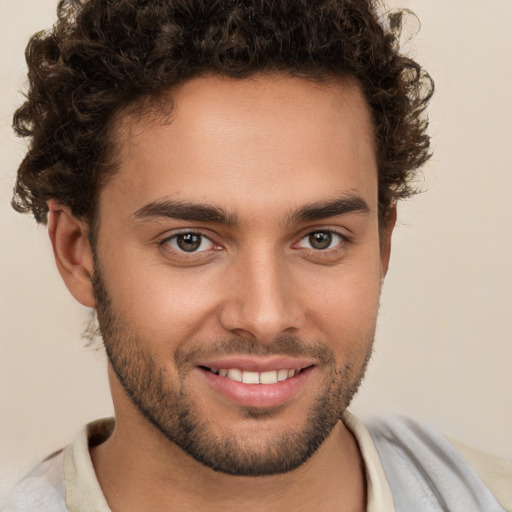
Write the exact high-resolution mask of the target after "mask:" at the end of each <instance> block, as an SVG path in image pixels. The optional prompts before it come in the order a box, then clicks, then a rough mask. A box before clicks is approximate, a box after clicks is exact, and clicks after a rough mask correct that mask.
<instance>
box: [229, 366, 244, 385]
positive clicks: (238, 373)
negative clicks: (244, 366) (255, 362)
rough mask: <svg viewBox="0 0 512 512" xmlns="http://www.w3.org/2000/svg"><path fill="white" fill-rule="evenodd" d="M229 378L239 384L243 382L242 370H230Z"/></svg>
mask: <svg viewBox="0 0 512 512" xmlns="http://www.w3.org/2000/svg"><path fill="white" fill-rule="evenodd" d="M227 378H228V379H231V380H236V381H237V382H242V370H239V369H238V368H233V369H231V370H228V374H227Z"/></svg>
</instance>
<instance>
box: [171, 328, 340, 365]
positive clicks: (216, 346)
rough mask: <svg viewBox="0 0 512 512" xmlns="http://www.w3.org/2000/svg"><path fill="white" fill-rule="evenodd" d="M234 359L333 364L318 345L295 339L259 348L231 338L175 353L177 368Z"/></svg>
mask: <svg viewBox="0 0 512 512" xmlns="http://www.w3.org/2000/svg"><path fill="white" fill-rule="evenodd" d="M226 355H230V356H233V355H236V356H247V355H250V356H260V357H265V356H276V355H280V356H289V357H307V358H312V359H316V360H317V361H318V362H320V363H323V364H332V363H334V362H335V356H334V352H333V350H332V349H331V348H329V347H328V346H327V345H326V344H324V343H321V342H316V343H306V342H305V341H303V340H302V339H300V338H299V337H297V336H290V335H283V336H279V337H278V338H276V339H275V340H273V341H271V342H270V343H265V344H261V343H258V342H257V341H255V340H252V339H249V338H245V337H242V336H234V337H231V338H229V339H226V340H223V341H220V342H210V343H208V342H203V343H201V342H198V343H196V344H194V345H193V346H189V347H187V348H179V349H178V350H177V351H176V353H175V362H176V365H177V366H178V367H183V366H188V365H191V364H194V362H195V361H197V360H198V359H208V358H212V357H219V356H226Z"/></svg>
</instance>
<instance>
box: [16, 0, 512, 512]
mask: <svg viewBox="0 0 512 512" xmlns="http://www.w3.org/2000/svg"><path fill="white" fill-rule="evenodd" d="M398 26H399V18H398V17H396V16H395V17H392V18H391V19H390V27H389V29H388V32H386V31H385V30H384V29H383V28H382V27H381V25H380V24H379V22H378V20H377V15H376V13H375V10H374V6H373V5H372V4H368V3H367V2H363V1H340V2H332V1H324V2H322V1H318V2H298V1H293V2H291V1H290V2H279V3H275V2H261V1H260V2H235V1H225V2H205V1H187V2H178V1H169V0H168V1H158V2H157V1H155V2H142V1H140V2H133V1H131V2H128V1H126V2H125V1H118V2H110V1H105V0H91V1H87V2H84V3H79V2H61V5H60V11H59V21H58V23H57V25H56V26H55V27H54V30H53V32H52V33H50V34H40V35H38V36H36V37H35V38H34V39H33V40H32V41H31V43H30V45H29V48H28V53H27V55H28V63H29V78H30V90H29V93H28V98H27V102H26V103H25V104H24V105H23V106H22V107H21V108H20V109H19V110H18V111H17V113H16V115H15V127H16V129H17V131H18V133H19V134H20V135H24V136H29V137H31V145H30V147H29V151H28V153H27V156H26V158H25V160H24V161H23V163H22V164H21V166H20V170H19V174H18V181H17V188H16V196H15V199H14V203H13V204H14V206H15V208H16V209H18V210H19V211H32V213H33V214H34V215H35V217H36V219H37V220H38V221H39V222H46V221H48V226H49V233H50V238H51V241H52V245H53V248H54V254H55V260H56V263H57V267H58V269H59V272H60V273H61V275H62V277H63V279H64V282H65V283H66V286H67V287H68V289H69V290H70V292H71V293H72V295H73V296H74V297H75V298H76V299H77V300H78V301H79V302H80V303H82V304H84V305H85V306H88V307H93V308H95V309H96V311H97V315H98V321H99V325H100V329H101V334H102V337H103V341H104V345H105V349H106V352H107V355H108V359H109V378H110V383H111V390H112V397H113V401H114V407H115V416H116V417H115V423H114V421H101V422H97V423H92V424H90V425H89V426H88V427H87V428H86V429H85V430H84V432H83V433H82V434H81V435H80V436H79V437H78V438H77V440H76V441H75V442H74V443H73V444H72V445H70V446H68V447H67V448H66V449H65V450H64V451H61V452H58V453H57V454H55V455H53V456H51V457H50V458H48V459H47V460H46V461H44V462H43V463H42V464H41V465H40V466H39V467H38V468H36V469H35V470H34V472H32V473H31V474H30V475H29V476H28V477H27V478H26V479H24V480H23V481H22V482H21V483H20V484H19V486H18V487H17V489H16V491H15V493H14V495H13V498H12V500H11V504H10V505H8V508H7V510H70V511H86V510H87V511H88V510H90V511H93V510H94V511H105V510H112V511H114V512H116V511H118V510H123V511H130V510H134V511H135V510H155V511H158V510H173V509H178V510H183V511H187V510H198V509H199V510H239V509H241V508H244V509H248V510H268V511H273V510H276V511H277V510H289V509H295V510H311V509H318V510H327V511H331V510H333V511H334V510H340V511H345V510H346V511H356V510H357V511H362V510H368V511H376V510H383V511H388V510H389V511H392V510H397V511H405V510H425V511H427V510H428V511H430V510H454V511H456V510H485V511H494V510H496V511H498V510H508V509H510V508H511V507H512V505H511V504H510V485H509V482H510V480H509V479H510V476H511V475H512V472H511V471H510V468H509V467H508V466H507V465H506V463H504V462H500V461H494V460H492V459H489V458H484V457H483V456H481V455H478V454H476V453H475V452H472V451H469V450H467V449H466V448H463V447H461V446H459V445H457V447H456V448H455V447H454V445H453V444H451V443H449V442H448V441H447V440H446V439H445V438H443V437H442V436H440V435H439V434H438V433H437V432H433V431H431V430H430V429H428V428H427V427H424V426H422V425H419V424H416V423H414V422H410V421H408V420H401V421H396V422H388V423H384V422H382V423H378V424H376V425H374V426H372V427H371V428H370V430H369V431H368V430H367V429H366V428H365V426H363V425H362V424H361V423H360V422H359V421H358V420H357V419H356V418H355V417H353V416H351V415H350V414H349V413H348V412H347V407H348V405H349V403H350V401H351V399H352V397H353V396H354V394H355V393H356V391H357V388H358V386H359V384H360V382H361V380H362V378H363V375H364V371H365V368H366V364H367V362H368V359H369V357H370V354H371V350H372V344H373V337H374V332H375V324H376V318H377V309H378V302H379V295H380V289H381V284H382V281H383V279H384V277H385V274H386V271H387V268H388V262H389V255H390V244H391V235H392V231H393V228H394V224H395V220H396V201H397V200H398V199H400V198H402V197H406V196H408V195H410V194H411V193H412V190H411V185H410V183H411V180H412V178H413V176H414V171H415V170H416V169H418V168H419V167H420V166H421V165H422V164H423V163H424V162H425V161H426V160H427V159H428V156H429V153H428V150H429V143H428V136H427V135H426V127H427V123H426V121H425V119H424V117H423V111H424V108H425V106H426V104H427V102H428V100H429V98H430V95H431V90H432V85H431V82H430V80H429V79H428V75H426V74H425V73H424V72H423V71H422V70H421V68H420V67H419V65H418V64H417V63H415V62H414V61H412V60H410V59H408V58H406V57H404V56H401V55H400V54H399V53H398V52H397V48H396V42H395V37H396V31H397V30H398V28H397V27H398Z"/></svg>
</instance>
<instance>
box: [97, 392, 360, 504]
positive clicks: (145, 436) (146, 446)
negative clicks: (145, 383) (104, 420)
mask: <svg viewBox="0 0 512 512" xmlns="http://www.w3.org/2000/svg"><path fill="white" fill-rule="evenodd" d="M112 394H113V399H114V404H115V410H116V426H115V429H114V432H113V433H112V435H111V436H110V437H109V438H108V439H107V440H106V441H105V442H103V443H102V444H100V445H98V446H96V447H94V448H92V449H91V458H92V462H93V465H94V468H95V471H96V475H97V477H98V481H99V483H100V485H101V488H102V491H103V493H104V495H105V498H106V500H107V502H108V504H109V506H110V508H111V510H112V512H121V511H122V512H141V511H147V510H151V511H152V512H163V511H168V510H174V509H177V510H180V511H181V512H189V511H194V512H195V511H197V510H203V511H205V512H217V511H221V510H222V511H224V512H225V511H233V512H234V511H237V512H238V511H239V510H244V511H247V512H252V511H254V512H256V511H261V510H265V511H266V512H285V511H288V510H323V511H325V512H330V511H331V510H332V511H336V512H363V511H364V510H366V508H365V502H366V489H365V486H366V477H365V470H364V463H363V460H362V457H361V454H360V451H359V448H358V445H357V443H356V441H355V439H354V437H353V436H352V434H351V432H350V431H349V430H348V429H347V427H346V426H345V425H344V424H343V422H341V421H339V422H338V423H337V425H336V426H335V428H334V429H333V430H332V432H331V433H330V435H329V436H328V437H327V439H326V440H325V441H324V442H323V443H322V445H321V446H320V448H319V449H318V450H317V451H316V452H315V454H313V456H312V457H311V458H310V459H309V460H308V461H306V462H305V463H304V464H302V465H301V466H299V467H298V468H296V469H295V470H293V471H290V472H288V473H284V474H279V475H271V476H263V477H242V476H233V475H228V474H224V473H220V472H216V471H213V470H212V469H210V468H208V467H206V466H204V465H203V464H201V463H199V462H197V461H196V460H195V459H193V458H192V457H191V456H189V455H188V454H186V453H185V452H184V451H183V450H182V449H181V448H179V447H178V446H176V445H175V444H174V443H172V442H171V441H169V440H168V439H167V438H166V437H165V436H164V435H163V434H162V433H161V432H160V431H159V430H157V429H156V427H154V426H153V425H152V424H151V423H150V422H149V421H148V420H146V419H145V418H144V417H143V416H142V415H141V414H140V412H139V411H138V410H137V409H136V408H135V406H134V405H133V403H132V402H131V400H130V399H129V398H128V397H127V395H126V394H125V392H124V390H122V389H121V388H120V387H119V386H112Z"/></svg>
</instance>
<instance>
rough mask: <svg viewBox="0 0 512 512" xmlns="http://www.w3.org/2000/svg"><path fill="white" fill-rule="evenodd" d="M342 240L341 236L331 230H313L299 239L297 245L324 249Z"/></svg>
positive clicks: (318, 249)
mask: <svg viewBox="0 0 512 512" xmlns="http://www.w3.org/2000/svg"><path fill="white" fill-rule="evenodd" d="M342 241H343V237H342V236H341V235H339V234H338V233H334V232H333V231H314V232H313V233H309V235H306V236H305V237H304V238H302V239H301V241H300V242H299V247H303V248H305V249H314V250H316V251H325V250H326V249H332V248H333V247H335V246H336V245H338V244H340V243H341V242H342Z"/></svg>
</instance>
